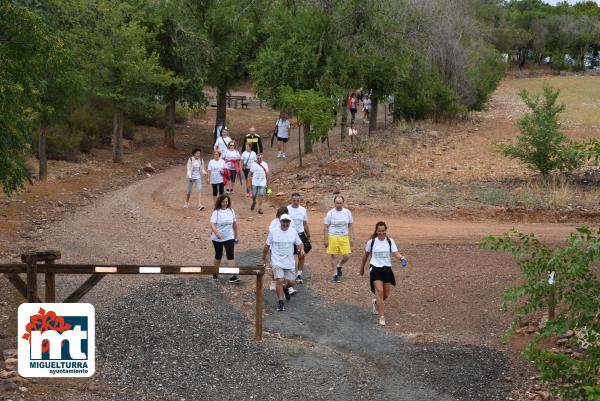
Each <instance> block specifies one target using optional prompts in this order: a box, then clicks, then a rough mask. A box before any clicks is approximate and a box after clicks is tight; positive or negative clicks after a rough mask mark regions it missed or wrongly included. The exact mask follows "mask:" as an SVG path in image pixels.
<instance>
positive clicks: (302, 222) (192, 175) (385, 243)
mask: <svg viewBox="0 0 600 401" xmlns="http://www.w3.org/2000/svg"><path fill="white" fill-rule="evenodd" d="M363 102H364V101H363ZM286 123H287V124H286ZM276 127H278V128H277V133H280V132H285V133H284V134H283V135H285V136H283V137H281V139H282V140H279V139H280V137H279V136H277V139H278V140H279V143H281V145H282V146H281V147H280V148H279V149H280V150H279V151H278V157H283V158H284V157H285V143H286V142H287V138H289V136H288V130H289V122H288V121H287V116H286V115H285V114H282V115H281V117H280V119H278V120H277V123H276ZM282 127H283V128H282ZM217 128H218V130H217ZM274 134H275V133H274ZM215 137H216V140H215V144H214V147H213V158H212V159H211V160H210V161H209V162H208V165H207V166H205V165H204V161H203V160H202V157H201V151H200V149H194V150H193V151H192V155H191V157H190V158H189V159H188V162H187V178H188V181H187V195H186V202H185V205H184V208H188V207H189V200H190V196H191V193H192V189H193V188H194V186H195V188H196V193H197V195H198V205H197V208H198V209H199V210H202V209H204V206H203V205H202V203H201V188H202V175H207V177H208V178H207V180H208V183H209V184H210V185H211V186H212V194H213V201H214V210H213V212H212V214H211V217H210V227H211V240H212V243H213V247H214V265H215V266H220V265H221V261H222V259H223V254H225V256H226V258H227V265H229V266H231V265H233V264H234V263H235V245H236V244H237V243H238V223H237V217H236V213H235V211H234V209H233V207H232V199H231V195H233V194H234V193H235V191H234V184H235V181H236V178H238V177H239V182H240V183H241V184H242V185H243V183H242V177H243V181H244V182H245V184H246V185H245V188H246V195H247V196H248V197H251V198H252V204H251V206H250V210H252V211H253V210H255V208H256V207H257V206H258V213H259V214H264V212H263V209H262V203H263V197H264V195H265V194H266V192H267V183H268V178H269V166H268V164H267V163H266V162H265V161H264V160H263V154H262V150H263V147H262V140H261V137H260V136H259V135H258V134H257V133H256V130H255V129H254V128H251V129H250V132H249V134H248V135H246V136H245V137H244V142H243V148H244V151H243V153H241V154H240V153H239V151H238V150H237V146H236V143H235V141H234V140H233V139H231V138H230V137H229V132H228V130H227V128H226V127H225V126H224V125H219V124H218V125H217V127H215ZM242 172H243V174H242ZM228 183H229V186H227V185H226V184H228ZM226 187H227V188H226ZM301 202H302V197H301V195H300V194H299V193H297V192H294V193H293V194H292V195H291V199H290V204H289V205H288V206H284V207H280V208H279V209H278V210H277V213H276V216H275V219H273V220H272V221H271V223H270V225H269V233H268V235H267V239H266V241H265V245H264V247H263V250H262V265H263V266H270V269H271V273H272V279H273V280H272V283H271V289H273V290H275V291H276V294H277V310H278V311H284V310H285V300H287V301H289V300H290V299H291V297H292V296H294V295H295V294H296V293H297V292H298V291H297V290H296V289H295V288H294V286H295V285H296V284H302V283H303V282H304V277H303V269H304V266H305V258H306V255H307V254H308V253H309V252H310V250H311V249H312V243H311V237H310V229H309V226H308V213H307V210H306V208H304V207H303V206H302V205H301ZM333 202H334V208H332V209H331V210H330V211H328V212H327V214H326V215H325V218H324V220H323V222H324V226H323V227H324V228H323V238H324V240H323V245H324V247H325V249H326V253H327V254H329V255H330V256H329V261H330V267H331V271H332V282H334V283H340V282H341V279H342V276H343V272H344V271H343V268H344V266H345V265H346V263H347V262H348V261H349V260H350V256H351V253H352V247H353V246H354V242H355V234H354V228H353V223H354V219H353V216H352V212H351V211H350V210H348V209H347V208H345V207H344V203H345V199H344V197H343V196H342V195H339V194H337V195H335V196H334V199H333ZM392 256H393V257H395V258H396V259H398V260H400V261H401V263H402V266H406V259H405V258H404V256H403V255H401V254H400V253H399V252H398V248H397V246H396V243H395V242H394V241H393V240H392V239H390V238H389V237H387V226H386V224H385V222H383V221H380V222H378V223H377V224H376V225H375V230H374V233H373V235H371V237H370V238H369V240H368V241H367V243H366V244H365V247H364V256H363V258H362V262H361V264H360V275H361V276H362V275H364V273H365V266H366V263H367V261H369V276H370V287H371V292H372V294H373V296H372V300H371V302H372V308H373V314H377V315H379V324H380V325H385V313H384V312H385V306H384V302H385V300H386V299H387V298H388V296H389V294H390V289H391V286H392V285H394V286H395V285H396V281H395V277H394V273H393V271H392ZM213 279H215V280H216V279H218V275H217V274H215V275H213ZM239 281H240V278H239V276H237V275H235V274H234V275H232V276H231V277H230V278H229V282H230V283H236V282H239Z"/></svg>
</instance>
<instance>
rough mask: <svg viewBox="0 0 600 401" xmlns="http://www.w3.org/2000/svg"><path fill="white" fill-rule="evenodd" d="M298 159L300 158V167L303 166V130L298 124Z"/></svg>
mask: <svg viewBox="0 0 600 401" xmlns="http://www.w3.org/2000/svg"><path fill="white" fill-rule="evenodd" d="M298 159H299V160H300V168H302V130H301V126H300V124H298Z"/></svg>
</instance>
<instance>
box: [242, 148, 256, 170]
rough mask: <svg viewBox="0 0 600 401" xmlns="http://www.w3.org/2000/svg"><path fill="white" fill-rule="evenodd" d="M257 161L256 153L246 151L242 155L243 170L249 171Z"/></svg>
mask: <svg viewBox="0 0 600 401" xmlns="http://www.w3.org/2000/svg"><path fill="white" fill-rule="evenodd" d="M255 160H256V152H254V151H253V150H251V151H250V152H248V151H244V153H242V168H247V169H249V168H250V166H252V164H254V161H255Z"/></svg>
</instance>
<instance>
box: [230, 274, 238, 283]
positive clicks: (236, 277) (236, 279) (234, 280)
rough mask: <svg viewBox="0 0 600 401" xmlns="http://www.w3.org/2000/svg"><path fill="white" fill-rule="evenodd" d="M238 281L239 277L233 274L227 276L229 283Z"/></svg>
mask: <svg viewBox="0 0 600 401" xmlns="http://www.w3.org/2000/svg"><path fill="white" fill-rule="evenodd" d="M238 281H240V277H239V276H236V275H235V274H234V275H233V276H231V277H230V278H229V283H237V282H238Z"/></svg>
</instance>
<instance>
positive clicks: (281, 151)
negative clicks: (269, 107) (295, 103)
mask: <svg viewBox="0 0 600 401" xmlns="http://www.w3.org/2000/svg"><path fill="white" fill-rule="evenodd" d="M275 125H277V158H278V159H279V158H280V157H282V158H284V159H285V144H286V143H287V141H288V140H289V138H290V128H291V125H290V120H288V116H287V113H285V112H283V113H281V116H280V117H279V119H278V120H277V123H276V124H275Z"/></svg>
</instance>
